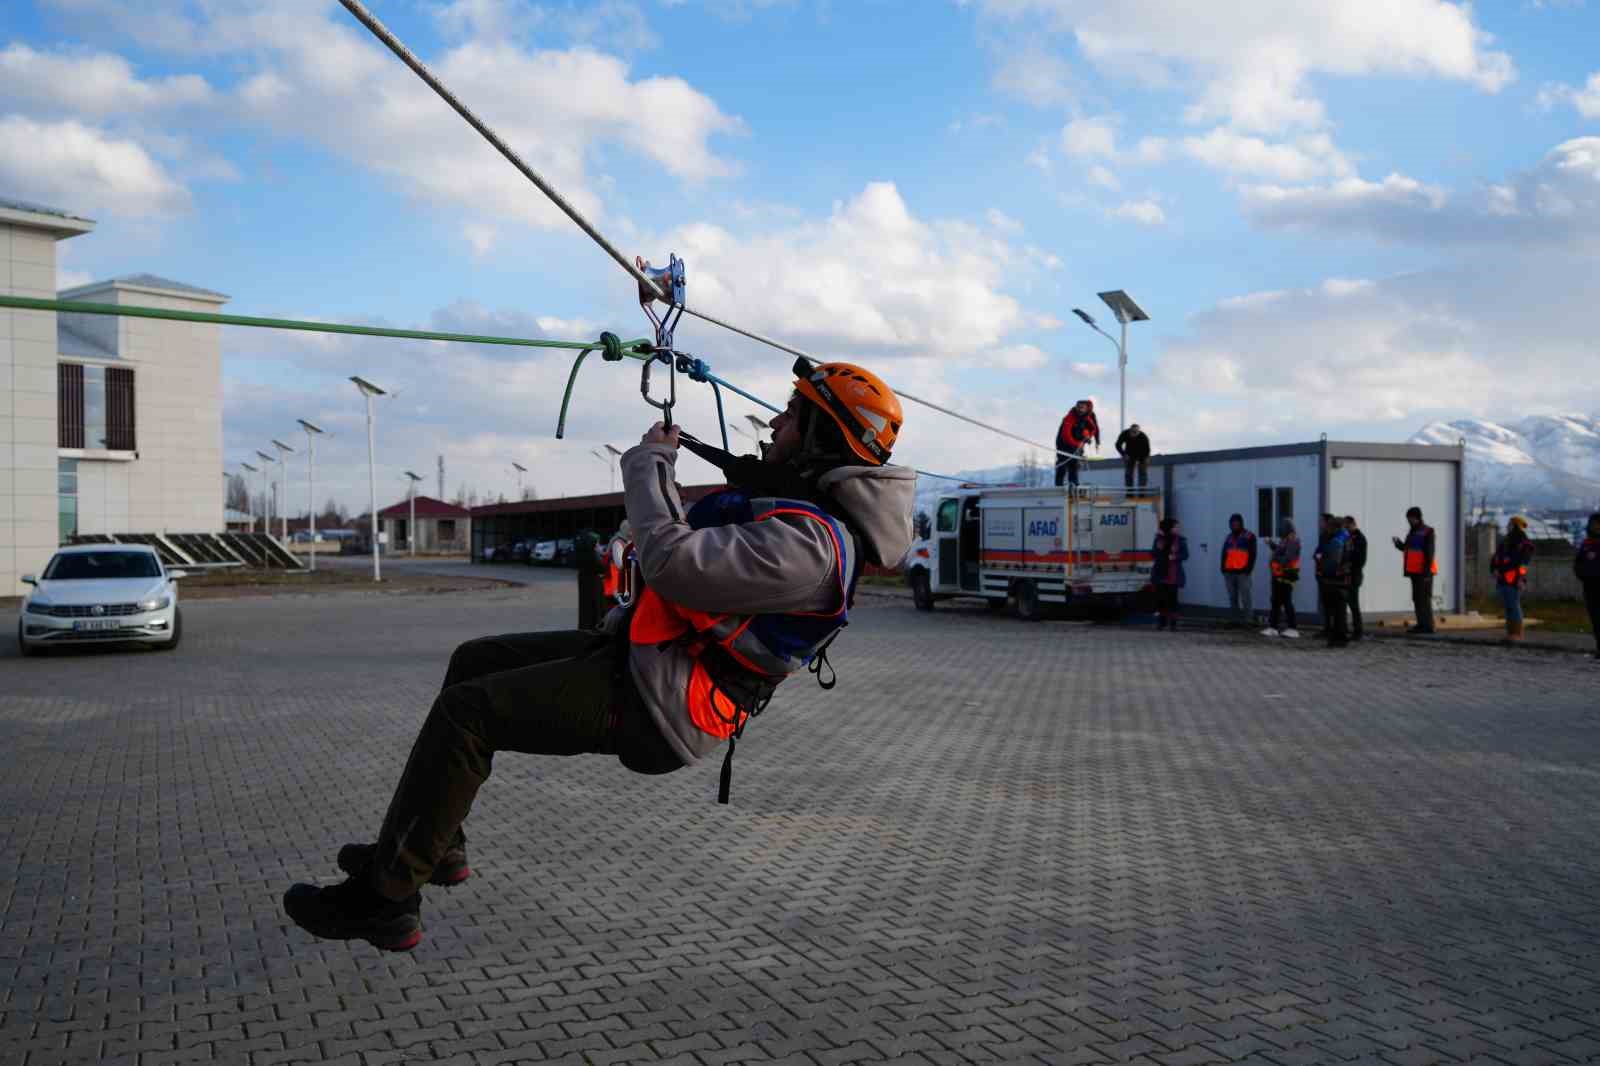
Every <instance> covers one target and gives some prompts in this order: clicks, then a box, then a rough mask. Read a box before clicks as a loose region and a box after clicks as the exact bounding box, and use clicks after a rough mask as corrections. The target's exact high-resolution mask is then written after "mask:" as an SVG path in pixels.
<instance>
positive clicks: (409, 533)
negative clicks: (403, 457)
mask: <svg viewBox="0 0 1600 1066" xmlns="http://www.w3.org/2000/svg"><path fill="white" fill-rule="evenodd" d="M406 477H408V478H410V479H411V518H410V519H409V521H410V523H411V524H410V525H408V526H406V548H407V549H408V550H409V554H410V555H411V557H412V558H413V559H415V558H416V557H417V482H419V481H421V480H422V477H421V475H419V474H413V473H412V472H411V471H409V470H407V471H406Z"/></svg>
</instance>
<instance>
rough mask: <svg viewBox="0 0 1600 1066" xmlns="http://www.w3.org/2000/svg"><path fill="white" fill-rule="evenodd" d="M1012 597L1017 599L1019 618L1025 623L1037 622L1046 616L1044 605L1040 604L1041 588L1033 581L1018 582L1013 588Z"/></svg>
mask: <svg viewBox="0 0 1600 1066" xmlns="http://www.w3.org/2000/svg"><path fill="white" fill-rule="evenodd" d="M1012 595H1013V596H1015V597H1016V599H1017V617H1018V618H1020V619H1022V620H1023V621H1024V622H1037V621H1038V620H1039V619H1040V618H1042V617H1043V616H1044V609H1043V605H1041V604H1040V603H1039V586H1037V585H1035V584H1034V583H1033V582H1032V581H1018V582H1017V583H1016V584H1015V585H1013V586H1012Z"/></svg>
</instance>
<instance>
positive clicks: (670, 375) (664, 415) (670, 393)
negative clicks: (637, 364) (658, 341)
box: [639, 350, 678, 429]
mask: <svg viewBox="0 0 1600 1066" xmlns="http://www.w3.org/2000/svg"><path fill="white" fill-rule="evenodd" d="M657 360H660V361H661V362H663V363H666V364H667V383H668V384H667V398H666V399H665V400H657V399H654V398H652V397H651V395H650V367H651V366H652V365H653V364H654V363H655V362H656V361H657ZM639 395H641V396H643V397H644V402H645V403H647V404H649V405H650V406H651V407H654V408H655V409H656V410H658V411H660V412H661V420H662V423H663V424H664V425H665V426H666V427H667V428H668V429H671V428H672V407H673V405H674V404H676V403H677V402H678V372H677V367H676V366H675V365H674V363H673V359H672V353H671V352H664V351H659V350H658V351H656V352H655V353H654V354H652V355H651V356H650V358H648V359H646V360H645V361H644V366H643V367H642V368H641V369H640V371H639Z"/></svg>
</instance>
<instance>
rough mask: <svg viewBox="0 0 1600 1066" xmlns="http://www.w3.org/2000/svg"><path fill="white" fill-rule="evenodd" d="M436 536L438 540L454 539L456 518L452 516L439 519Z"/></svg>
mask: <svg viewBox="0 0 1600 1066" xmlns="http://www.w3.org/2000/svg"><path fill="white" fill-rule="evenodd" d="M438 537H439V539H440V540H455V539H456V520H455V519H454V518H441V519H439V531H438Z"/></svg>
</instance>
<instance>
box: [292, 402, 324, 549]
mask: <svg viewBox="0 0 1600 1066" xmlns="http://www.w3.org/2000/svg"><path fill="white" fill-rule="evenodd" d="M295 421H296V422H298V423H300V428H301V429H303V430H305V431H306V517H307V519H308V520H309V521H310V523H311V525H310V526H309V527H308V528H309V530H310V534H311V541H310V544H311V572H312V573H313V574H314V573H316V572H317V437H319V436H321V435H322V427H321V426H317V425H313V424H312V423H310V422H307V421H306V420H305V419H303V418H297V419H295Z"/></svg>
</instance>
